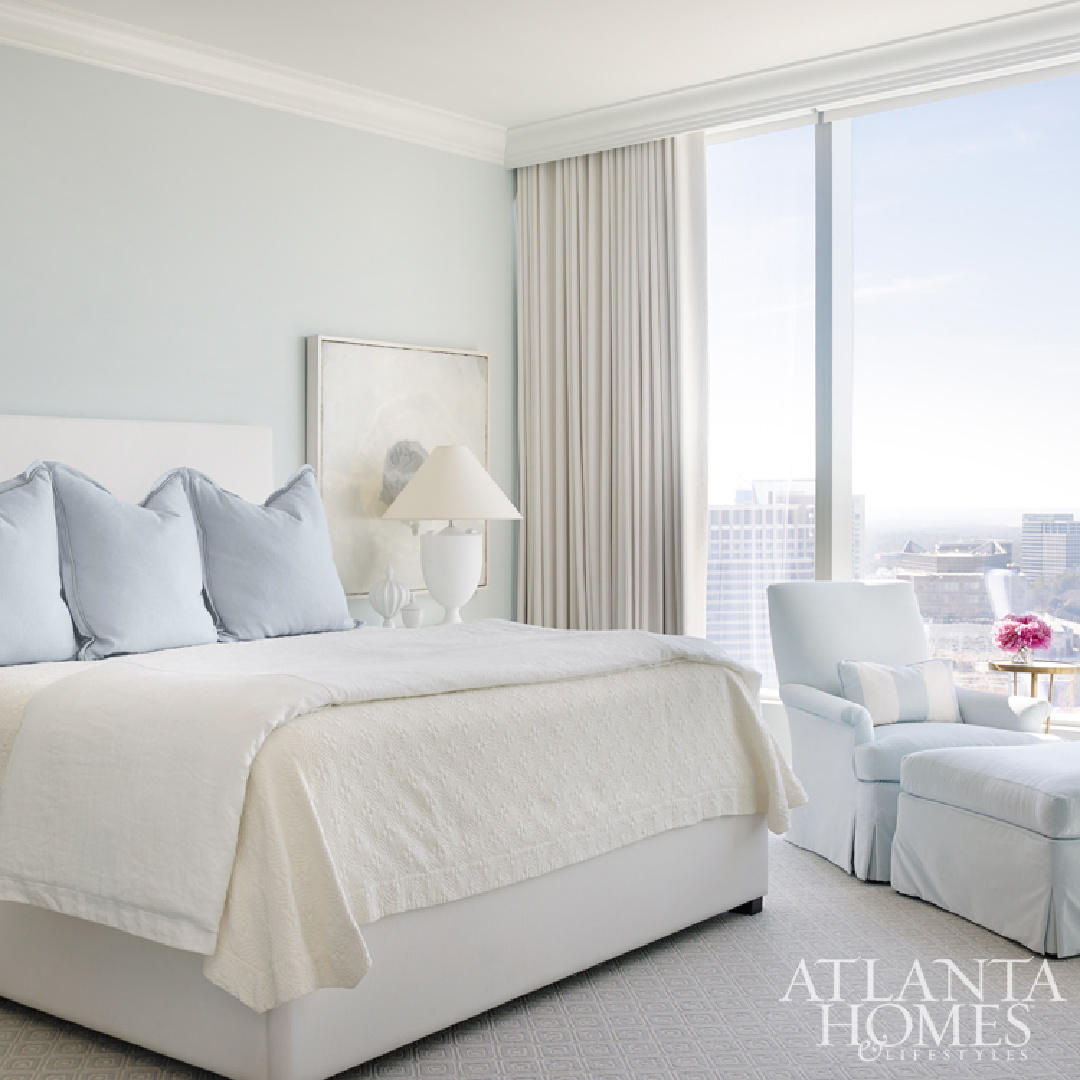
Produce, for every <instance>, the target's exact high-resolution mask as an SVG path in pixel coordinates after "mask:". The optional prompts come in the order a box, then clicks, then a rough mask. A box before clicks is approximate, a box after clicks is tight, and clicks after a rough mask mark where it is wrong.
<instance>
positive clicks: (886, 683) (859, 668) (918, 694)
mask: <svg viewBox="0 0 1080 1080" xmlns="http://www.w3.org/2000/svg"><path fill="white" fill-rule="evenodd" d="M836 667H837V672H838V673H839V675H840V693H841V695H842V696H843V697H844V698H846V699H847V700H848V701H854V702H857V703H858V704H859V705H863V706H865V708H866V710H867V711H868V712H869V713H870V719H871V720H873V722H874V725H875V726H880V725H882V724H896V723H905V722H914V721H920V720H922V721H926V720H928V721H931V722H934V723H941V724H955V723H957V722H958V721H959V720H960V708H959V705H958V703H957V700H956V688H955V687H954V686H953V679H952V668H951V667H950V665H949V663H948V661H946V660H923V661H921V662H919V663H917V664H907V665H903V666H899V667H890V666H889V665H887V664H872V663H868V662H866V661H860V662H858V663H857V662H855V661H853V660H841V661H840V663H839V664H837V665H836Z"/></svg>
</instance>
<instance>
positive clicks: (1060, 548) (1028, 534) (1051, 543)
mask: <svg viewBox="0 0 1080 1080" xmlns="http://www.w3.org/2000/svg"><path fill="white" fill-rule="evenodd" d="M1020 559H1021V569H1022V570H1023V572H1024V573H1025V574H1030V575H1033V576H1035V577H1042V576H1043V575H1053V574H1067V573H1071V572H1073V571H1076V570H1080V521H1073V516H1072V514H1024V515H1023V518H1022V521H1021V529H1020Z"/></svg>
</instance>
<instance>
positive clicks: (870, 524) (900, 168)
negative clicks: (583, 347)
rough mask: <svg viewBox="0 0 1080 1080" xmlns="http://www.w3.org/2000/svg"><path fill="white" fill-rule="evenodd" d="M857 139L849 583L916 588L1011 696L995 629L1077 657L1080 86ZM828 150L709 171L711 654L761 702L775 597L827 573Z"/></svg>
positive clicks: (970, 658)
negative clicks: (817, 462)
mask: <svg viewBox="0 0 1080 1080" xmlns="http://www.w3.org/2000/svg"><path fill="white" fill-rule="evenodd" d="M851 135H852V158H853V168H852V191H851V194H852V199H851V220H850V226H851V232H852V235H853V238H854V253H855V260H854V271H855V272H854V278H855V280H854V311H855V319H854V324H855V325H854V330H855V333H854V398H853V405H852V410H851V414H850V417H849V419H850V422H851V424H852V433H853V434H852V440H851V463H852V476H851V489H850V494H851V495H852V497H853V506H852V510H853V513H852V520H853V529H852V536H851V544H852V552H851V554H852V564H853V568H854V576H856V577H863V578H873V577H886V578H889V577H901V578H908V579H910V580H911V581H912V582H913V584H914V586H915V589H916V593H917V595H918V598H919V602H920V605H921V606H922V610H923V614H924V617H925V618H926V620H927V625H928V631H929V635H930V638H931V641H932V644H933V646H934V649H935V651H936V652H937V653H938V654H939V655H944V656H949V657H951V658H952V659H953V660H954V665H955V668H956V670H957V678H958V681H959V682H961V683H964V684H967V685H972V686H979V687H983V688H986V689H993V690H997V691H1000V692H1007V691H1009V690H1010V689H1011V682H1010V679H1009V676H1007V675H1002V674H996V673H992V672H990V671H989V670H988V662H989V660H990V659H992V658H993V657H994V656H1001V654H1000V653H996V652H995V651H994V649H993V647H992V641H991V633H992V626H993V622H994V620H995V618H998V617H1000V616H1001V615H1003V614H1005V613H1006V612H1008V611H1035V612H1037V613H1039V614H1042V615H1043V616H1044V617H1046V618H1047V619H1048V620H1049V621H1050V622H1051V623H1052V625H1053V628H1054V632H1055V633H1054V644H1053V650H1052V654H1051V655H1055V656H1060V657H1068V658H1074V657H1077V654H1078V651H1080V649H1078V646H1080V490H1078V488H1077V485H1075V484H1074V482H1073V478H1074V476H1075V475H1076V472H1077V468H1076V464H1075V463H1076V461H1077V460H1078V459H1080V441H1078V440H1077V439H1076V438H1075V437H1074V433H1073V425H1072V423H1071V421H1072V415H1073V411H1074V410H1073V402H1074V400H1075V401H1078V402H1080V77H1067V78H1058V79H1053V80H1048V81H1045V82H1038V83H1032V84H1030V85H1026V86H1018V87H1012V88H1008V89H1004V90H997V91H992V92H987V93H980V94H973V95H970V96H966V97H958V98H953V99H950V100H944V101H939V102H935V103H931V104H926V105H920V106H917V107H911V108H905V109H897V110H893V111H883V112H878V113H874V114H872V115H868V116H863V117H860V118H858V119H856V120H855V121H853V123H852V133H851ZM814 153H815V150H814V137H813V131H812V129H811V128H809V127H806V128H795V129H792V130H788V131H782V132H776V133H772V134H766V135H759V136H754V137H751V138H747V139H743V140H740V141H735V142H726V143H719V144H716V145H713V146H710V148H709V151H708V163H709V216H710V225H709V258H710V268H709V269H710V310H709V314H710V348H711V374H712V398H711V402H710V406H711V425H710V426H711V432H710V436H711V442H710V502H711V503H712V506H711V508H710V516H709V571H708V573H709V576H708V589H709V595H708V605H707V606H708V634H709V637H710V638H712V639H713V640H715V641H717V642H719V643H720V644H721V645H723V646H724V647H725V648H727V649H728V650H729V651H730V652H732V653H734V654H735V655H736V656H738V657H739V658H740V659H743V660H746V661H748V662H749V663H752V664H754V666H756V667H758V668H759V670H761V671H763V673H764V674H765V676H766V679H765V682H766V685H768V684H769V683H770V682H774V681H775V671H774V669H773V666H772V657H771V650H770V648H769V641H768V622H767V615H766V611H765V586H766V585H767V584H768V583H769V582H770V581H772V580H785V579H787V580H790V579H798V578H809V577H812V576H813V575H814V513H815V507H814V498H813V488H814V486H813V477H814V424H815V407H814V372H815V351H814V293H815V278H814V213H815V206H814ZM770 507H771V511H770ZM778 507H782V509H778ZM759 512H760V518H761V520H760V522H759V520H758V515H759ZM819 513H821V509H820V508H819ZM770 518H771V522H770V521H769V520H768V519H770ZM780 522H782V524H780ZM770 523H771V530H770V529H769V525H770ZM759 530H760V531H759ZM845 542H846V541H845ZM789 545H792V546H789ZM1044 689H1045V688H1044ZM1055 700H1056V705H1057V707H1058V708H1059V709H1063V708H1069V707H1070V706H1071V704H1072V703H1073V702H1075V703H1076V706H1077V707H1078V709H1080V687H1078V688H1077V690H1076V693H1075V694H1073V693H1072V688H1071V686H1070V684H1069V680H1067V679H1066V680H1061V681H1059V684H1058V687H1057V695H1056V699H1055Z"/></svg>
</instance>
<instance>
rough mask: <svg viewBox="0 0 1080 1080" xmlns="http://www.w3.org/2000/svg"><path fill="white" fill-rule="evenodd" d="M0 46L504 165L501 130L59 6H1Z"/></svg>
mask: <svg viewBox="0 0 1080 1080" xmlns="http://www.w3.org/2000/svg"><path fill="white" fill-rule="evenodd" d="M0 42H2V43H4V44H7V45H15V46H18V47H19V48H23V49H32V50H34V51H35V52H43V53H49V54H51V55H53V56H62V57H65V58H66V59H69V60H81V61H83V62H84V63H89V64H95V65H97V66H99V67H106V68H111V69H112V70H114V71H122V72H126V73H127V74H129V75H139V76H142V77H144V78H148V79H155V80H157V81H159V82H166V83H172V84H174V85H177V86H184V87H188V88H189V89H192V90H202V91H205V92H207V93H211V94H218V95H220V96H222V97H228V98H234V99H235V100H237V101H244V102H247V103H249V104H252V105H263V106H267V107H269V108H272V109H279V110H281V111H283V112H290V113H296V114H297V115H299V116H306V117H309V118H311V119H315V120H326V121H328V122H330V123H332V124H341V125H343V126H345V127H350V128H356V129H358V130H360V131H367V132H372V133H373V134H376V135H385V136H388V137H389V138H392V139H401V140H403V141H405V142H410V143H418V144H420V145H421V146H428V147H432V148H434V149H436V150H445V151H448V152H450V153H453V154H462V155H464V156H465V157H471V158H479V159H480V160H481V161H489V162H494V163H496V164H499V165H501V164H503V157H504V152H505V146H506V130H505V128H502V127H500V126H498V125H497V124H489V123H487V122H485V121H482V120H474V119H471V118H470V117H467V116H459V115H458V114H456V113H451V112H445V111H444V110H442V109H435V108H432V107H431V106H428V105H420V104H417V103H416V102H412V101H406V100H405V99H403V98H397V97H393V96H391V95H389V94H380V93H377V92H375V91H372V90H365V89H362V88H361V87H357V86H353V85H351V84H349V83H343V82H338V81H336V80H333V79H324V78H321V77H319V76H316V75H309V74H306V73H305V72H302V71H296V70H294V69H292V68H287V67H282V66H279V65H277V64H270V63H266V62H264V61H261V60H254V59H252V58H250V57H247V56H242V55H240V54H239V53H232V52H227V51H225V50H223V49H214V48H210V47H209V46H204V45H199V44H197V43H195V42H191V41H186V40H184V39H182V38H176V37H171V36H169V35H166V34H158V33H155V32H152V31H148V30H143V29H141V28H140V27H136V26H132V25H130V24H128V23H122V22H117V21H115V20H113V19H105V18H101V17H98V16H91V15H85V14H82V13H80V12H75V11H71V10H70V9H67V8H63V7H59V6H56V5H53V4H47V3H43V2H32V0H0Z"/></svg>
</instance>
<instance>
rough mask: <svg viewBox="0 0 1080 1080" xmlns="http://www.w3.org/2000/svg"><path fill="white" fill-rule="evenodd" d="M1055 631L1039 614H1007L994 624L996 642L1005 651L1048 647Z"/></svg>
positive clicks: (1011, 651)
mask: <svg viewBox="0 0 1080 1080" xmlns="http://www.w3.org/2000/svg"><path fill="white" fill-rule="evenodd" d="M1053 636H1054V635H1053V631H1052V630H1051V629H1050V627H1049V626H1047V625H1046V623H1045V622H1043V620H1042V619H1040V618H1039V616H1038V615H1006V616H1005V618H1004V619H1002V620H1001V622H999V623H996V624H995V625H994V644H995V645H996V646H997V647H998V648H999V649H1001V650H1002V651H1003V652H1007V653H1015V652H1019V651H1020V650H1021V649H1048V648H1049V647H1050V642H1051V640H1052V638H1053Z"/></svg>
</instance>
